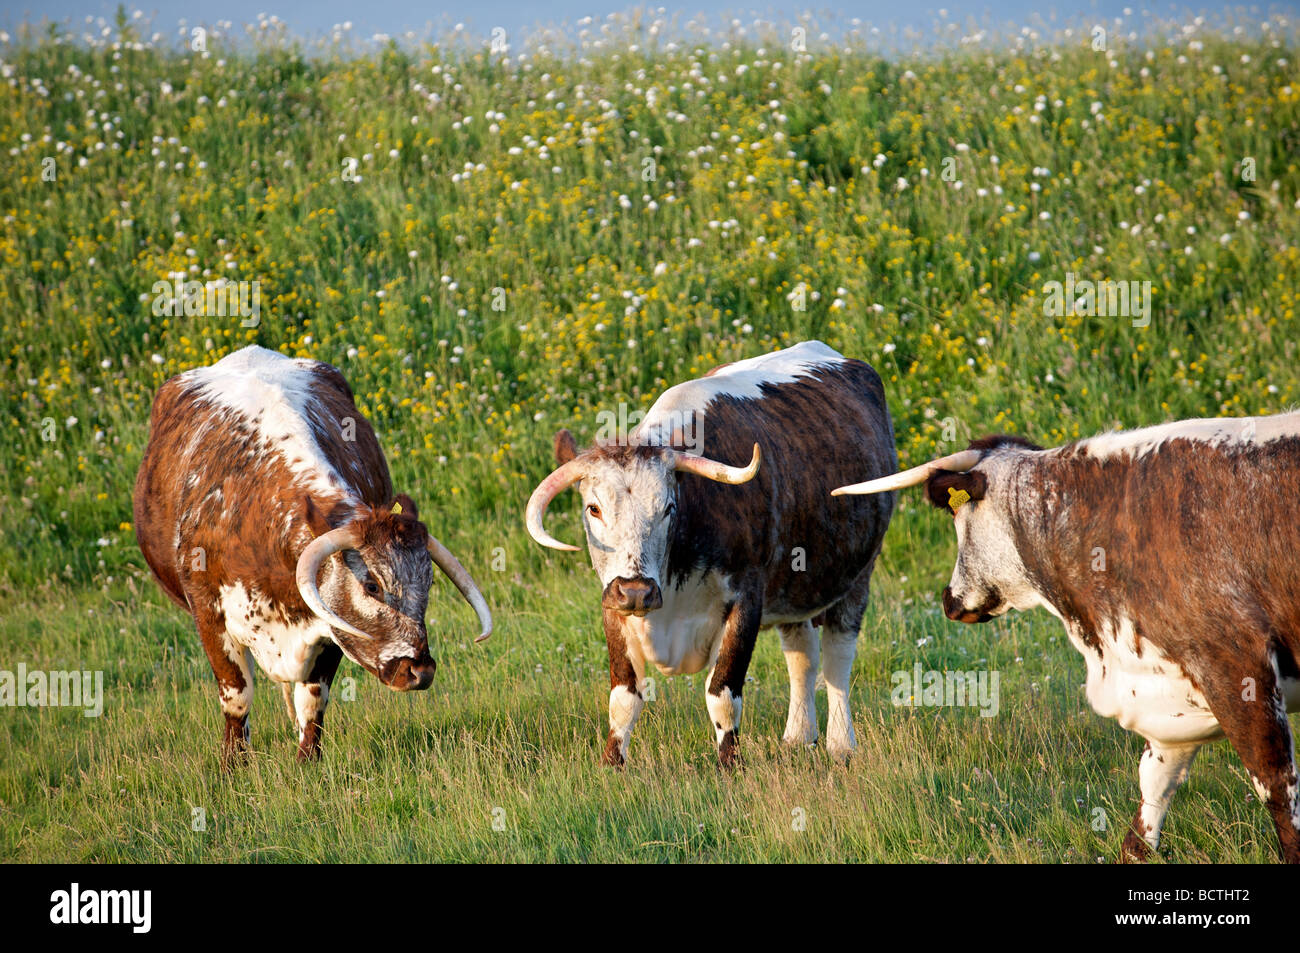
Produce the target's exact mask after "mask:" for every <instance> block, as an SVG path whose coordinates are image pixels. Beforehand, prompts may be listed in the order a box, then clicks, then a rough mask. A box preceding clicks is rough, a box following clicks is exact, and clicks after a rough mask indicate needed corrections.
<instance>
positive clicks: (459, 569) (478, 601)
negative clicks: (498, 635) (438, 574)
mask: <svg viewBox="0 0 1300 953" xmlns="http://www.w3.org/2000/svg"><path fill="white" fill-rule="evenodd" d="M429 555H430V556H432V557H433V564H434V565H435V566H437V567H438V568H439V569H441V570H442V573H443V575H444V576H446V577H447V578H448V579H450V580H451V581H452V582H453V583H455V584H456V588H457V589H459V590H460V594H461V595H462V596H464V597H465V601H466V602H468V603H469V604H470V605H471V606H473V608H474V614H475V615H477V616H478V624H479V627H480V628H482V630H483V633H482V634H481V635H480V636H479V637H478V638H477V639H475V640H474V641H475V642H482V641H483V640H484V639H486V638H487V637H488V636H489V635H491V634H492V611H491V610H490V609H489V608H488V604H487V600H486V599H484V598H483V593H481V592H479V591H478V586H476V585H475V584H474V579H473V577H472V576H470V574H469V570H467V569H466V568H465V567H464V566H462V565H461V564H460V560H458V559H457V558H456V557H455V556H453V555H452V554H451V550H449V549H448V548H447V547H446V546H444V545H442V543H440V542H438V541H437V540H436V539H434V538H433V536H432V535H430V536H429Z"/></svg>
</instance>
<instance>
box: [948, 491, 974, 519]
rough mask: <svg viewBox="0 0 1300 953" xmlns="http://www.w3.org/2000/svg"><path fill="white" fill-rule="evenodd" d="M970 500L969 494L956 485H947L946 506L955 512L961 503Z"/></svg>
mask: <svg viewBox="0 0 1300 953" xmlns="http://www.w3.org/2000/svg"><path fill="white" fill-rule="evenodd" d="M968 502H970V494H969V493H967V492H966V491H965V490H959V489H957V488H956V487H951V486H950V487H948V508H949V509H951V510H952V511H953V513H956V512H957V510H958V509H960V508H961V505H962V504H963V503H968Z"/></svg>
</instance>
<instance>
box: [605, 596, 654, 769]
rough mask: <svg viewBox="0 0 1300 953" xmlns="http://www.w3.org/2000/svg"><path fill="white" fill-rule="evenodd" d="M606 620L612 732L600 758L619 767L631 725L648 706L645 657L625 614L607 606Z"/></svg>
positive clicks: (624, 754) (623, 757)
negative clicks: (628, 630)
mask: <svg viewBox="0 0 1300 953" xmlns="http://www.w3.org/2000/svg"><path fill="white" fill-rule="evenodd" d="M604 622H605V644H606V645H607V646H608V647H609V734H608V735H607V736H606V738H605V753H604V754H603V755H602V756H601V760H602V761H603V762H604V763H605V764H608V765H611V766H613V767H616V768H618V767H622V766H623V764H624V763H625V762H626V761H627V746H628V743H629V742H630V741H631V740H632V726H633V725H635V724H636V719H637V716H638V715H639V714H641V709H642V708H643V707H645V698H644V697H643V696H642V695H641V684H642V682H643V681H644V678H645V661H644V660H643V659H642V658H641V653H640V650H639V648H638V646H636V645H635V644H632V640H629V639H628V638H627V636H626V633H625V632H624V629H623V617H622V616H620V615H619V614H618V613H617V612H613V611H611V610H609V609H606V610H605V611H604Z"/></svg>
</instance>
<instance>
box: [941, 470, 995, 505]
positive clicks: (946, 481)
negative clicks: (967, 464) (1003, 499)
mask: <svg viewBox="0 0 1300 953" xmlns="http://www.w3.org/2000/svg"><path fill="white" fill-rule="evenodd" d="M988 487H989V480H988V477H986V476H985V475H984V474H983V473H981V472H980V471H979V470H971V471H969V472H967V473H954V472H952V471H951V470H941V471H940V472H938V473H936V474H935V475H934V476H932V477H930V479H928V480H926V481H925V498H926V499H927V500H929V501H930V505H931V506H936V507H938V508H939V509H941V510H947V511H948V512H949V514H951V515H955V514H956V512H957V510H959V509H960V508H961V506H962V504H963V503H969V502H972V501H974V500H982V499H984V494H985V492H987V490H988Z"/></svg>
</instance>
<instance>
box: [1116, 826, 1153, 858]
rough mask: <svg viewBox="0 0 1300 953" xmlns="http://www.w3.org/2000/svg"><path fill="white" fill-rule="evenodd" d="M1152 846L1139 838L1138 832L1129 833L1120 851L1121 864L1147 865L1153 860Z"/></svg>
mask: <svg viewBox="0 0 1300 953" xmlns="http://www.w3.org/2000/svg"><path fill="white" fill-rule="evenodd" d="M1151 854H1152V850H1151V845H1150V844H1148V843H1147V842H1146V841H1145V840H1143V839H1142V838H1141V837H1140V836H1138V834H1137V832H1136V831H1129V832H1128V834H1127V835H1126V836H1125V838H1124V843H1123V845H1121V847H1120V849H1119V862H1120V863H1121V864H1145V863H1146V862H1147V861H1148V860H1150V859H1151Z"/></svg>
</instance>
